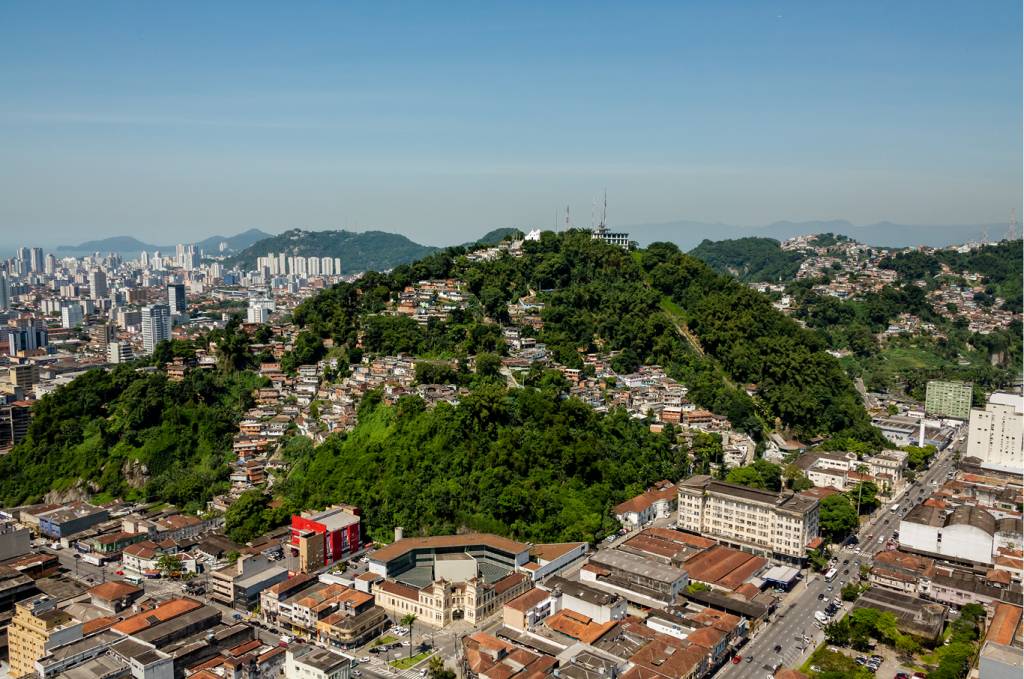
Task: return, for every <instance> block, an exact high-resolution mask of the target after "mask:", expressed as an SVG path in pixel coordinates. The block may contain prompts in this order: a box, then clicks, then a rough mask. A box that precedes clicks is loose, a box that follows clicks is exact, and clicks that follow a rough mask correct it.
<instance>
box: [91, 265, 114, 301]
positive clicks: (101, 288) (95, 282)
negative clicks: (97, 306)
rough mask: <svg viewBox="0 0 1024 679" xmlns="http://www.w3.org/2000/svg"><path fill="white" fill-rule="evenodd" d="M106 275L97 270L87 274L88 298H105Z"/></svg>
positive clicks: (106, 291)
mask: <svg viewBox="0 0 1024 679" xmlns="http://www.w3.org/2000/svg"><path fill="white" fill-rule="evenodd" d="M108 292H109V291H108V290H107V274H105V273H103V272H102V271H101V270H99V269H94V270H93V271H90V272H89V296H90V297H92V298H93V299H104V298H105V297H106V296H107V293H108Z"/></svg>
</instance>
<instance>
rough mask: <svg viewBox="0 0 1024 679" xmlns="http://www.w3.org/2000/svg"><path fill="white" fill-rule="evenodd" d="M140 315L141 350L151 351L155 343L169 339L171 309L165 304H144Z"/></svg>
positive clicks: (148, 352) (149, 352)
mask: <svg viewBox="0 0 1024 679" xmlns="http://www.w3.org/2000/svg"><path fill="white" fill-rule="evenodd" d="M140 313H141V316H142V350H143V351H144V352H145V353H147V354H151V353H153V349H155V348H156V345H157V344H159V343H160V342H163V341H164V340H169V339H171V310H170V308H169V307H168V306H167V305H166V304H153V305H150V306H144V307H142V310H141V312H140Z"/></svg>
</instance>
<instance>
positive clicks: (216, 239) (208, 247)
mask: <svg viewBox="0 0 1024 679" xmlns="http://www.w3.org/2000/svg"><path fill="white" fill-rule="evenodd" d="M265 238H273V236H272V235H271V234H269V233H266V232H264V231H260V230H259V229H249V230H248V231H243V232H242V233H240V234H238V235H237V236H228V237H227V238H225V237H224V236H210V237H209V238H207V239H206V240H201V241H199V243H198V245H199V247H200V249H202V251H203V252H205V253H206V254H208V255H216V254H217V253H218V252H220V244H221V243H227V244H228V245H227V250H226V252H241V251H242V250H244V249H246V248H247V247H249V246H250V245H252V244H254V243H258V242H259V241H261V240H263V239H265Z"/></svg>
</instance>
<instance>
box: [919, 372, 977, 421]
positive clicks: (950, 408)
mask: <svg viewBox="0 0 1024 679" xmlns="http://www.w3.org/2000/svg"><path fill="white" fill-rule="evenodd" d="M973 393H974V386H973V385H972V384H971V383H970V382H954V381H946V380H930V381H929V382H928V387H927V389H926V391H925V397H924V409H925V411H926V412H927V413H928V414H929V415H940V416H942V417H955V418H956V419H958V420H966V419H967V418H969V417H970V416H971V396H972V395H973Z"/></svg>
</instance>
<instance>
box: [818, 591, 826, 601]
mask: <svg viewBox="0 0 1024 679" xmlns="http://www.w3.org/2000/svg"><path fill="white" fill-rule="evenodd" d="M824 598H825V593H824V592H822V593H821V594H819V595H818V601H821V600H822V599H824Z"/></svg>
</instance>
